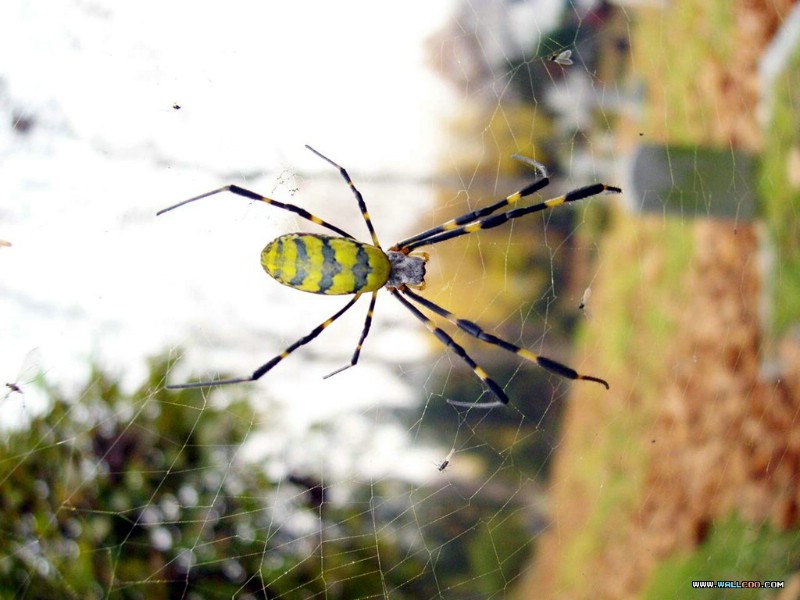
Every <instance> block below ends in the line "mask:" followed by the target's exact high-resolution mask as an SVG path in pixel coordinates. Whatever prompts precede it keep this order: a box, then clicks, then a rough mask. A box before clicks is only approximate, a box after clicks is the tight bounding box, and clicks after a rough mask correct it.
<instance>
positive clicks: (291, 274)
mask: <svg viewBox="0 0 800 600" xmlns="http://www.w3.org/2000/svg"><path fill="white" fill-rule="evenodd" d="M306 148H308V149H309V150H311V151H312V152H313V153H314V154H316V155H317V156H319V157H320V158H322V159H323V160H325V161H326V162H328V163H330V164H331V165H333V166H334V167H335V168H337V169H338V170H339V173H340V174H341V175H342V177H343V178H344V180H345V181H346V182H347V185H349V186H350V189H351V190H352V192H353V195H354V196H355V198H356V201H357V202H358V207H359V208H360V209H361V214H362V215H363V217H364V222H365V223H366V224H367V229H368V230H369V233H370V235H371V236H372V244H366V243H364V242H359V241H358V240H356V239H355V238H354V237H353V236H352V235H350V234H349V233H347V232H346V231H344V230H342V229H340V228H338V227H336V226H335V225H331V224H330V223H328V222H327V221H324V220H322V219H320V218H319V217H317V216H316V215H312V214H311V213H310V212H308V211H307V210H305V209H303V208H300V207H299V206H295V205H293V204H286V203H283V202H278V201H277V200H273V199H271V198H267V197H265V196H261V195H260V194H256V193H254V192H251V191H249V190H246V189H244V188H241V187H239V186H238V185H226V186H225V187H221V188H219V189H216V190H213V191H211V192H207V193H205V194H201V195H200V196H195V197H193V198H189V199H188V200H184V201H183V202H179V203H178V204H175V205H173V206H170V207H169V208H165V209H164V210H161V211H159V212H158V213H157V214H159V215H161V214H164V213H165V212H168V211H171V210H173V209H175V208H178V207H179V206H183V205H185V204H188V203H190V202H194V201H195V200H200V199H201V198H207V197H209V196H213V195H214V194H218V193H220V192H232V193H234V194H237V195H239V196H243V197H245V198H250V199H251V200H259V201H261V202H266V203H267V204H271V205H272V206H276V207H278V208H282V209H284V210H287V211H289V212H292V213H295V214H296V215H299V216H301V217H303V218H304V219H306V220H308V221H311V222H312V223H316V224H317V225H321V226H323V227H325V228H327V229H329V230H331V231H333V232H334V233H336V234H337V235H335V236H332V235H326V234H321V233H287V234H284V235H281V236H278V237H277V238H275V239H274V240H272V241H271V242H270V243H269V244H267V245H266V247H265V248H264V250H263V251H262V252H261V264H262V266H263V267H264V270H265V271H266V272H267V274H268V275H269V276H270V277H272V278H274V279H275V280H277V281H278V282H279V283H282V284H284V285H287V286H289V287H291V288H294V289H296V290H302V291H304V292H311V293H314V294H329V295H346V294H352V295H353V298H352V299H351V300H350V301H349V302H348V303H347V304H345V306H344V307H343V308H342V309H341V310H339V311H338V312H337V313H336V314H334V315H333V316H332V317H330V318H329V319H328V320H326V321H324V322H323V323H321V324H320V325H318V326H317V327H315V328H314V329H313V330H312V331H311V332H310V333H309V334H308V335H306V336H304V337H302V338H300V339H299V340H297V341H296V342H295V343H294V344H292V345H291V346H289V347H288V348H286V349H285V350H284V351H283V352H281V353H280V354H278V355H277V356H276V357H274V358H272V359H271V360H269V361H268V362H266V363H264V364H263V365H261V366H260V367H258V368H257V369H256V370H255V371H254V372H253V374H252V375H250V376H249V377H239V378H236V379H222V380H218V381H199V382H195V383H185V384H180V385H169V386H167V388H168V389H183V388H197V387H207V386H215V385H228V384H232V383H244V382H247V381H255V380H257V379H259V378H260V377H262V376H263V375H264V374H265V373H267V372H268V371H269V370H270V369H272V367H274V366H275V365H277V364H278V363H279V362H280V361H282V360H283V359H284V358H286V357H287V356H289V355H290V354H291V353H292V352H294V351H295V350H297V349H298V348H299V347H300V346H303V345H305V344H308V343H309V342H310V341H311V340H313V339H314V338H316V337H317V336H318V335H319V334H320V333H322V331H323V330H324V329H325V328H326V327H328V326H329V325H330V324H331V323H333V322H334V321H335V320H336V319H338V318H339V317H341V316H342V315H343V314H344V313H346V312H347V311H348V310H349V309H350V307H352V306H353V304H355V303H356V301H357V300H358V299H359V298H360V297H361V294H364V293H366V292H371V293H372V298H371V299H370V303H369V309H368V310H367V317H366V320H365V322H364V329H363V330H362V332H361V338H360V339H359V340H358V345H357V346H356V349H355V352H354V353H353V356H352V358H351V359H350V364H348V365H345V366H344V367H342V368H340V369H337V370H335V371H333V372H332V373H330V374H328V375H326V376H325V377H326V378H327V377H330V376H331V375H335V374H336V373H339V372H341V371H343V370H345V369H347V368H349V367H352V366H354V365H355V364H356V363H357V362H358V357H359V355H360V354H361V346H362V345H363V344H364V340H365V339H366V337H367V334H369V329H370V326H371V324H372V314H373V310H374V309H375V300H376V298H377V296H378V290H380V289H381V288H386V289H387V290H389V293H390V294H392V295H393V296H394V297H395V298H397V300H398V301H400V303H401V304H402V305H403V306H405V307H406V308H407V309H408V310H409V311H411V314H413V315H414V316H415V317H416V318H417V319H419V320H420V321H422V323H423V324H424V325H425V327H427V328H428V330H429V331H430V332H431V333H432V334H433V335H435V336H436V338H437V339H438V340H439V341H440V342H442V343H443V344H444V345H445V346H447V347H448V348H449V349H450V350H452V351H453V352H455V353H456V354H457V355H458V356H459V357H461V359H462V360H463V361H464V362H465V363H467V364H468V365H469V367H470V368H471V369H472V371H473V372H474V373H475V374H476V375H477V376H478V377H479V378H480V379H481V381H483V383H484V384H486V386H487V387H488V388H489V390H490V391H491V393H492V394H493V395H494V396H495V398H496V400H495V401H493V402H476V403H473V402H457V401H454V400H448V402H449V403H450V404H453V405H455V406H467V407H475V408H491V407H494V406H502V405H505V404H508V397H507V396H506V394H505V393H504V392H503V390H502V389H501V388H500V386H499V385H498V384H497V383H496V382H495V381H494V380H493V379H492V378H491V377H489V375H488V374H487V373H486V371H484V370H483V369H482V368H481V367H480V366H479V365H477V364H476V363H475V361H473V360H472V359H471V358H470V357H469V355H468V354H467V353H466V351H465V350H464V348H462V347H461V346H460V345H458V344H457V343H456V342H455V341H454V340H453V338H452V337H450V335H448V334H447V333H446V332H445V331H443V330H442V329H440V328H439V327H437V326H436V325H435V324H434V322H433V321H431V319H429V318H428V317H426V316H425V315H424V314H423V313H422V312H421V311H420V310H419V309H418V308H417V307H416V306H414V304H412V302H413V303H416V304H418V305H420V306H422V307H424V308H427V309H428V310H430V311H432V312H434V313H436V314H438V315H440V316H442V317H444V318H445V319H446V320H447V321H450V322H451V323H452V324H453V325H455V326H456V327H458V328H459V329H462V330H464V331H466V332H467V333H468V334H470V335H472V336H474V337H476V338H478V339H479V340H483V341H484V342H487V343H489V344H493V345H495V346H499V347H500V348H503V349H504V350H508V351H509V352H513V353H514V354H516V355H517V356H520V357H522V358H524V359H526V360H530V361H532V362H535V363H536V364H538V365H539V366H540V367H542V368H544V369H547V370H548V371H551V372H552V373H555V374H556V375H560V376H561V377H566V378H568V379H584V380H587V381H594V382H597V383H600V384H602V385H604V386H605V387H606V389H608V383H607V382H606V381H605V380H604V379H600V378H599V377H592V376H590V375H581V374H580V373H578V372H577V371H575V369H572V368H571V367H568V366H567V365H565V364H562V363H560V362H557V361H555V360H553V359H550V358H547V357H545V356H539V355H537V354H534V353H533V352H531V351H529V350H526V349H525V348H520V347H519V346H516V345H515V344H512V343H510V342H507V341H505V340H502V339H500V338H498V337H496V336H494V335H492V334H490V333H487V332H486V331H484V330H483V329H482V328H481V327H480V326H479V325H478V324H476V323H473V322H472V321H467V320H466V319H459V318H457V317H456V316H455V315H454V314H453V313H451V312H450V311H448V310H445V309H444V308H442V307H441V306H438V305H436V304H434V303H433V302H431V301H430V300H427V299H425V298H423V297H422V296H419V295H418V294H416V293H414V292H412V291H411V289H410V288H416V289H419V290H421V289H422V288H423V287H424V286H425V264H426V263H427V261H428V255H427V254H425V253H424V252H420V253H412V250H416V249H417V248H420V247H422V246H431V245H433V244H438V243H439V242H443V241H445V240H449V239H452V238H454V237H458V236H460V235H466V234H470V233H475V232H476V231H480V230H482V229H491V228H492V227H497V226H498V225H502V224H503V223H505V222H506V221H510V220H511V219H518V218H519V217H524V216H525V215H528V214H531V213H535V212H538V211H541V210H545V209H548V208H553V207H555V206H560V205H561V204H565V203H567V202H574V201H575V200H582V199H584V198H588V197H590V196H595V195H597V194H600V193H602V192H614V193H619V192H621V191H622V190H620V189H619V188H617V187H613V186H610V185H605V184H602V183H594V184H591V185H587V186H585V187H582V188H579V189H576V190H572V191H571V192H568V193H566V194H564V195H563V196H558V197H556V198H551V199H549V200H545V201H544V202H541V203H539V204H534V205H531V206H525V207H521V208H513V209H511V210H508V211H506V212H502V213H500V214H496V215H492V213H494V212H496V211H497V210H499V209H501V208H503V207H505V206H509V205H515V204H516V203H517V202H518V201H519V200H521V199H522V198H525V197H526V196H530V195H531V194H533V193H535V192H537V191H539V190H541V189H542V188H544V187H545V186H546V185H547V184H548V183H549V178H548V176H547V172H546V171H545V169H544V167H543V166H541V165H539V164H538V163H534V162H533V161H530V159H525V158H523V157H517V158H520V159H521V160H523V161H525V162H527V163H529V164H532V165H534V166H535V167H537V168H538V169H540V170H541V172H542V176H541V178H539V179H537V180H536V181H534V182H533V183H531V184H530V185H528V186H526V187H524V188H523V189H521V190H519V191H518V192H515V193H513V194H511V195H510V196H507V197H506V198H504V199H503V200H500V201H498V202H495V203H494V204H492V205H491V206H487V207H485V208H481V209H478V210H475V211H472V212H469V213H467V214H464V215H462V216H460V217H457V218H455V219H451V220H450V221H447V222H446V223H442V224H441V225H438V226H436V227H433V228H431V229H428V230H427V231H423V232H422V233H419V234H417V235H415V236H412V237H410V238H407V239H405V240H403V241H401V242H398V243H397V244H395V245H394V246H392V247H391V248H389V250H383V248H381V245H380V242H378V236H377V235H376V234H375V228H374V227H373V226H372V221H371V220H370V218H369V213H368V212H367V206H366V204H365V203H364V198H363V197H362V196H361V192H359V191H358V189H356V186H355V185H354V184H353V182H352V180H351V179H350V176H349V175H348V174H347V171H346V170H345V169H344V168H343V167H340V166H339V165H338V164H336V163H335V162H333V161H332V160H331V159H329V158H328V157H326V156H324V155H322V154H320V153H319V152H317V151H316V150H314V149H313V148H312V147H311V146H306Z"/></svg>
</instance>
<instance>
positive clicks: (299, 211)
mask: <svg viewBox="0 0 800 600" xmlns="http://www.w3.org/2000/svg"><path fill="white" fill-rule="evenodd" d="M221 192H231V193H232V194H236V195H237V196H242V197H244V198H249V199H250V200H259V201H260V202H266V203H267V204H270V205H271V206H274V207H276V208H281V209H283V210H288V211H289V212H291V213H294V214H296V215H299V216H301V217H303V218H304V219H306V220H307V221H311V222H312V223H316V224H317V225H322V226H323V227H325V228H327V229H330V230H331V231H333V232H335V233H338V234H339V235H343V236H344V237H346V238H350V239H351V240H353V239H355V238H354V237H353V236H352V235H350V234H349V233H347V232H346V231H345V230H343V229H340V228H339V227H337V226H336V225H332V224H331V223H328V222H327V221H325V220H323V219H320V218H319V217H318V216H316V215H312V214H311V213H310V212H308V211H307V210H306V209H304V208H300V207H299V206H295V205H294V204H287V203H285V202H279V201H277V200H273V199H272V198H267V197H266V196H262V195H260V194H256V193H255V192H251V191H250V190H246V189H244V188H243V187H239V186H238V185H226V186H224V187H221V188H219V189H216V190H213V191H210V192H206V193H205V194H200V195H199V196H194V197H193V198H189V199H188V200H184V201H183V202H178V203H177V204H173V205H172V206H170V207H167V208H164V209H162V210H160V211H158V212H157V213H156V216H158V215H163V214H164V213H165V212H169V211H171V210H174V209H176V208H179V207H181V206H183V205H184V204H189V203H190V202H194V201H195V200H202V199H203V198H208V197H209V196H213V195H214V194H219V193H221Z"/></svg>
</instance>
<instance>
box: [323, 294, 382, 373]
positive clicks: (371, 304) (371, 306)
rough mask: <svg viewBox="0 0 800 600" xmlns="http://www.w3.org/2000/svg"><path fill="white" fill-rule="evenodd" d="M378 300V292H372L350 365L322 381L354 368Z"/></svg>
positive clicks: (337, 370)
mask: <svg viewBox="0 0 800 600" xmlns="http://www.w3.org/2000/svg"><path fill="white" fill-rule="evenodd" d="M377 299H378V290H375V291H374V292H372V299H371V300H370V301H369V308H368V309H367V318H366V319H365V320H364V329H363V330H362V332H361V338H360V339H359V340H358V345H357V346H356V351H355V352H353V358H351V359H350V364H348V365H345V366H343V367H340V368H338V369H336V370H335V371H333V372H331V373H328V374H327V375H325V377H323V379H327V378H328V377H333V376H334V375H336V374H337V373H341V372H342V371H344V370H345V369H349V368H350V367H354V366H355V365H356V363H357V362H358V357H359V355H360V354H361V346H362V345H363V344H364V340H365V339H367V336H368V335H369V328H370V326H371V325H372V314H373V311H374V310H375V300H377Z"/></svg>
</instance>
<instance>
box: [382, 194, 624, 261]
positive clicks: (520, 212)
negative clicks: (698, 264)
mask: <svg viewBox="0 0 800 600" xmlns="http://www.w3.org/2000/svg"><path fill="white" fill-rule="evenodd" d="M531 185H533V184H531ZM602 192H612V193H615V194H619V193H621V192H622V190H621V189H620V188H618V187H614V186H611V185H606V184H604V183H593V184H591V185H587V186H584V187H582V188H578V189H576V190H572V191H570V192H567V193H566V194H564V195H562V196H557V197H556V198H550V199H549V200H545V201H544V202H540V203H538V204H533V205H531V206H525V207H523V208H514V209H512V210H509V211H506V212H504V213H500V214H499V215H491V216H487V217H484V218H483V219H479V220H477V221H473V222H471V223H469V224H467V225H461V226H459V227H455V228H452V229H449V230H447V231H443V232H441V233H435V234H433V235H430V236H428V237H425V238H423V239H421V240H417V241H415V242H411V243H409V244H403V243H400V244H397V245H396V246H393V249H396V250H398V251H401V252H404V253H406V254H408V253H409V252H410V251H412V250H414V249H415V248H419V247H420V246H431V245H433V244H438V243H439V242H444V241H445V240H449V239H452V238H454V237H458V236H461V235H466V234H469V233H475V232H476V231H481V230H482V229H492V228H493V227H497V226H499V225H502V224H503V223H505V222H506V221H510V220H511V219H518V218H520V217H524V216H525V215H529V214H531V213H535V212H539V211H542V210H546V209H548V208H553V207H555V206H561V205H562V204H566V203H567V202H574V201H576V200H583V199H584V198H589V197H591V196H596V195H597V194H600V193H602Z"/></svg>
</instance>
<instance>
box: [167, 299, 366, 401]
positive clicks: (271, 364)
mask: <svg viewBox="0 0 800 600" xmlns="http://www.w3.org/2000/svg"><path fill="white" fill-rule="evenodd" d="M360 297H361V294H356V295H355V296H353V298H352V300H350V302H348V303H347V304H345V306H344V308H342V309H341V310H339V312H337V313H336V314H335V315H333V316H332V317H331V318H329V319H328V320H327V321H324V322H323V323H320V324H319V325H317V326H316V327H315V328H314V329H312V330H311V332H310V333H309V334H308V335H306V336H305V337H302V338H300V339H299V340H297V341H296V342H295V343H294V344H292V345H291V346H289V347H288V348H286V350H284V351H283V352H281V353H280V354H278V356H276V357H275V358H273V359H271V360H270V361H269V362H266V363H264V364H263V365H261V366H260V367H258V368H257V369H256V370H255V371H253V374H252V375H250V377H238V378H236V379H221V380H219V381H198V382H195V383H183V384H179V385H168V386H167V389H168V390H184V389H187V388H199V387H211V386H216V385H229V384H232V383H245V382H248V381H255V380H256V379H259V378H260V377H262V376H263V375H264V374H265V373H267V372H268V371H269V370H270V369H272V367H274V366H275V365H277V364H278V363H279V362H281V361H282V360H283V359H284V358H286V357H287V356H289V355H290V354H291V353H292V352H294V351H295V350H297V349H298V348H299V347H300V346H305V345H306V344H308V343H309V342H310V341H311V340H313V339H314V338H316V337H317V336H318V335H319V334H320V333H322V332H323V331H324V330H325V328H326V327H328V326H329V325H330V324H331V323H333V322H334V321H335V320H336V319H338V318H339V317H341V316H342V315H343V314H344V313H346V312H347V311H348V310H350V307H351V306H353V304H355V303H356V300H358V299H359V298H360Z"/></svg>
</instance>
